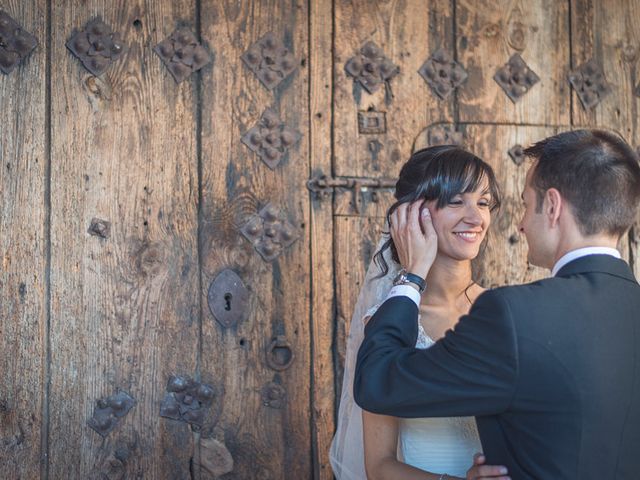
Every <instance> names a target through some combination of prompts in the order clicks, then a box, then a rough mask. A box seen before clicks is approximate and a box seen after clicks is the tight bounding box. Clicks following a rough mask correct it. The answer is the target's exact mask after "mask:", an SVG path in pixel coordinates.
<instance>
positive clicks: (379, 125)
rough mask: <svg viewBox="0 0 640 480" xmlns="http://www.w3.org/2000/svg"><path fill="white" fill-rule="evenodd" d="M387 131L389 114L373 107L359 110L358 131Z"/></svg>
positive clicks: (375, 132) (369, 132)
mask: <svg viewBox="0 0 640 480" xmlns="http://www.w3.org/2000/svg"><path fill="white" fill-rule="evenodd" d="M386 132H387V114H386V113H385V112H379V111H377V110H375V109H373V108H370V109H369V110H361V111H359V112H358V133H360V134H361V135H367V134H381V133H386Z"/></svg>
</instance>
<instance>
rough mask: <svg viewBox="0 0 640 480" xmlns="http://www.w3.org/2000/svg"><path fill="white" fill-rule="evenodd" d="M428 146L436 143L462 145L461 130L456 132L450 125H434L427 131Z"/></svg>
mask: <svg viewBox="0 0 640 480" xmlns="http://www.w3.org/2000/svg"><path fill="white" fill-rule="evenodd" d="M427 135H428V136H427V138H428V144H429V146H430V147H434V146H436V145H462V144H463V137H462V132H457V131H455V130H454V129H453V127H452V126H451V125H434V126H432V127H429V130H428V132H427Z"/></svg>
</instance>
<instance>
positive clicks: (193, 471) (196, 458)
mask: <svg viewBox="0 0 640 480" xmlns="http://www.w3.org/2000/svg"><path fill="white" fill-rule="evenodd" d="M201 8H202V3H201V0H195V28H196V36H197V38H198V41H199V42H200V43H201V44H202V43H203V42H202V16H201ZM194 93H195V100H196V105H195V116H196V118H195V123H196V125H195V127H196V131H195V136H196V162H197V172H196V174H197V176H198V204H197V205H196V222H197V225H196V243H197V245H196V252H197V253H196V254H197V262H198V341H197V342H198V345H197V353H196V365H195V369H196V371H195V378H196V379H197V380H198V381H202V380H201V379H202V371H201V370H202V351H203V349H202V343H203V340H202V338H203V323H204V309H203V306H202V294H203V290H202V258H203V255H202V248H203V247H202V245H203V242H202V222H203V215H204V214H203V211H202V196H203V194H202V171H203V165H202V70H198V71H197V72H196V77H195V92H194ZM192 431H193V430H192ZM193 435H194V437H193V449H194V451H193V454H192V456H191V462H190V469H189V470H190V475H191V478H192V480H197V479H200V478H201V475H200V465H201V459H200V432H199V431H196V432H193Z"/></svg>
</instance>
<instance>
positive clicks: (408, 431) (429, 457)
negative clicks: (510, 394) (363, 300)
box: [366, 306, 482, 478]
mask: <svg viewBox="0 0 640 480" xmlns="http://www.w3.org/2000/svg"><path fill="white" fill-rule="evenodd" d="M377 308H378V306H375V307H373V308H371V309H370V310H369V311H368V312H367V315H366V316H367V317H369V316H371V315H373V314H374V313H375V311H376V310H377ZM434 343H435V342H434V341H433V340H432V339H431V337H429V336H428V335H427V334H426V332H425V331H424V328H423V327H422V324H421V323H420V317H418V339H417V340H416V348H429V347H430V346H431V345H433V344H434ZM398 421H399V422H398V459H399V460H401V461H402V462H404V463H406V464H408V465H411V466H413V467H416V468H419V469H421V470H425V471H427V472H432V473H438V474H442V473H446V474H448V475H452V476H457V477H462V478H464V477H465V476H466V474H467V470H468V469H469V467H470V466H471V464H472V462H473V455H474V454H475V453H477V452H480V451H482V446H481V445H480V438H479V437H478V429H477V427H476V421H475V419H474V418H473V417H444V418H399V419H398Z"/></svg>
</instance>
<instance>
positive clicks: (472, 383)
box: [354, 130, 640, 480]
mask: <svg viewBox="0 0 640 480" xmlns="http://www.w3.org/2000/svg"><path fill="white" fill-rule="evenodd" d="M525 153H526V154H527V155H528V156H529V157H532V158H533V159H534V163H533V165H532V167H531V168H530V170H529V172H528V173H527V179H526V185H525V189H524V193H523V196H522V198H523V200H524V204H525V213H524V216H523V218H522V220H521V222H520V225H519V228H520V231H521V232H522V233H523V234H524V235H525V237H526V239H527V243H528V245H529V262H530V263H532V264H534V265H539V266H541V267H545V268H549V269H551V270H552V271H551V278H548V279H545V280H541V281H537V282H534V283H531V284H528V285H520V286H510V287H503V288H498V289H495V290H490V291H487V292H485V293H484V294H482V295H481V296H480V297H479V298H478V300H477V301H476V302H475V304H474V305H473V307H472V309H471V311H470V312H469V314H468V315H465V316H463V317H461V318H460V320H459V322H458V324H457V325H456V327H455V328H454V330H452V331H449V332H447V334H446V335H445V336H444V338H442V339H441V340H440V341H438V342H436V344H435V345H433V346H432V347H431V348H429V349H426V350H418V349H415V348H413V346H414V345H415V342H416V337H417V321H416V319H417V315H418V305H419V304H420V293H419V291H418V290H419V289H418V288H417V287H418V285H414V284H413V283H411V282H410V281H409V280H407V278H406V277H405V278H403V281H404V282H405V284H403V285H399V286H395V287H394V288H393V289H392V290H391V292H390V294H389V297H387V300H386V301H385V302H384V303H383V304H382V306H381V307H380V308H379V309H378V311H377V312H376V313H375V315H374V316H373V318H372V319H371V320H370V321H369V323H368V324H367V326H366V329H365V338H364V341H363V343H362V346H361V347H360V351H359V353H358V362H357V366H356V372H355V381H354V396H355V399H356V402H357V403H358V404H359V405H360V406H362V408H364V409H366V410H369V411H372V412H375V413H382V414H387V415H394V416H398V417H441V416H468V415H469V416H470V415H474V416H476V419H477V424H478V431H479V433H480V439H481V441H482V446H483V449H484V454H485V456H486V462H487V463H488V464H493V465H499V464H501V465H504V466H506V467H507V468H508V471H509V475H510V476H511V478H513V479H545V480H546V479H553V480H561V479H580V480H588V479H598V480H602V479H607V480H609V479H636V478H640V286H639V285H638V283H637V281H636V279H635V278H634V276H633V274H632V272H631V270H630V269H629V266H628V265H627V264H626V263H625V262H624V261H623V260H621V259H620V254H619V253H618V251H617V250H616V249H615V247H616V244H617V242H618V240H619V238H620V237H621V236H622V235H623V234H624V233H625V232H627V231H628V229H629V228H630V227H631V225H632V224H633V222H634V220H635V219H636V214H637V206H638V203H639V202H640V166H639V163H638V158H637V156H636V154H635V152H634V151H633V150H632V149H631V148H630V147H629V146H628V145H627V144H626V143H625V142H624V141H622V140H621V139H619V138H618V137H616V136H614V135H612V134H610V133H607V132H603V131H597V130H580V131H574V132H566V133H561V134H559V135H556V136H553V137H550V138H547V139H545V140H542V141H541V142H538V143H537V144H535V145H534V146H532V147H530V148H529V149H527V150H526V152H525ZM391 234H392V236H393V239H394V242H395V245H396V248H397V249H398V254H399V258H400V260H401V262H402V265H403V266H404V267H406V269H407V270H408V271H409V272H410V273H413V274H414V275H416V276H417V277H419V278H416V277H411V276H409V277H410V278H413V280H415V282H416V283H417V284H419V283H422V279H424V278H426V277H427V273H428V272H429V269H430V267H431V265H432V263H433V260H434V258H435V255H436V250H437V237H436V234H435V231H434V230H433V226H432V224H431V219H430V215H429V211H428V209H427V208H423V209H421V205H420V202H417V203H414V204H411V205H403V206H402V207H401V208H399V209H398V210H397V213H396V214H395V216H394V217H392V226H391ZM426 288H427V289H428V288H429V285H427V286H426Z"/></svg>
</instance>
